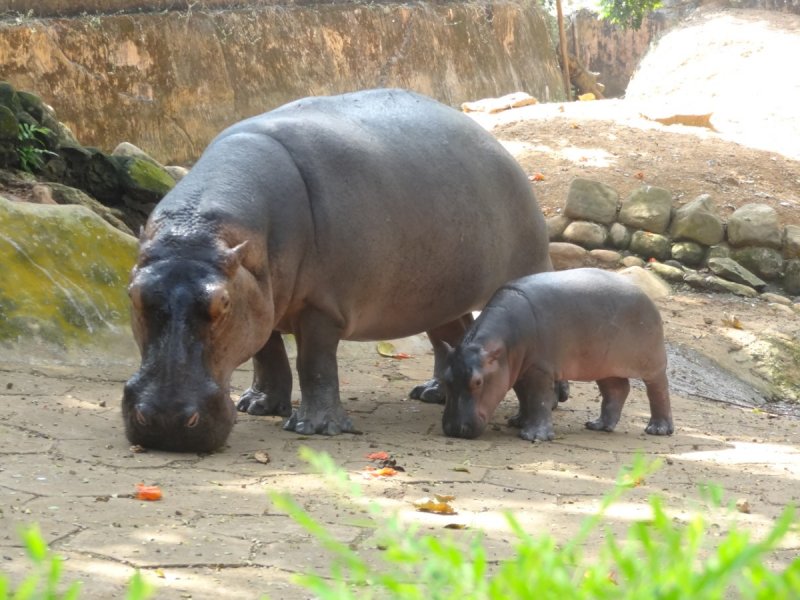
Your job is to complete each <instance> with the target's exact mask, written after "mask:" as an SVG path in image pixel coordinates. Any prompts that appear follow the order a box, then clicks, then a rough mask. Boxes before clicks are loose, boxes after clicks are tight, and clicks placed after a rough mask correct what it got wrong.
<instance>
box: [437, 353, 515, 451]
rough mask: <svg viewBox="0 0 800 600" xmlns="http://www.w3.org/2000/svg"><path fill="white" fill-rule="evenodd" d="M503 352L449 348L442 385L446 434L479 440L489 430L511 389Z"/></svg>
mask: <svg viewBox="0 0 800 600" xmlns="http://www.w3.org/2000/svg"><path fill="white" fill-rule="evenodd" d="M502 351H503V350H502V346H499V345H492V346H491V347H490V348H489V349H487V348H486V347H484V346H482V345H480V344H475V343H467V344H462V345H460V346H459V347H458V348H456V349H455V350H453V349H449V351H448V356H447V363H446V368H445V371H444V376H443V382H442V383H443V384H444V389H445V407H444V414H443V415H442V428H443V429H444V433H445V435H448V436H451V437H462V438H476V437H478V436H479V435H480V434H481V433H483V430H484V429H486V425H487V424H488V422H489V419H490V418H491V416H492V414H494V411H495V409H496V408H497V405H498V404H500V401H501V400H502V399H503V396H505V393H506V391H507V389H508V388H507V386H506V384H507V381H505V380H504V379H505V378H504V377H503V376H502V373H501V370H502V369H501V366H500V360H499V359H500V356H501V354H502Z"/></svg>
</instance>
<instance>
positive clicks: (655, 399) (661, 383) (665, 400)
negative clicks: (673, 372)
mask: <svg viewBox="0 0 800 600" xmlns="http://www.w3.org/2000/svg"><path fill="white" fill-rule="evenodd" d="M644 385H645V388H647V399H648V400H649V401H650V422H649V423H648V424H647V427H646V428H645V433H649V434H650V435H672V432H673V431H674V430H675V428H674V427H673V425H672V407H671V405H670V401H669V383H668V382H667V374H666V373H661V374H659V375H658V377H654V378H653V379H651V380H649V381H645V382H644Z"/></svg>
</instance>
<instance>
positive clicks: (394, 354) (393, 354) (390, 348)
mask: <svg viewBox="0 0 800 600" xmlns="http://www.w3.org/2000/svg"><path fill="white" fill-rule="evenodd" d="M376 347H377V349H378V354H380V355H381V356H385V357H386V358H412V356H411V355H410V354H408V353H406V352H398V351H397V349H396V348H395V347H394V344H392V343H391V342H378V344H377V345H376Z"/></svg>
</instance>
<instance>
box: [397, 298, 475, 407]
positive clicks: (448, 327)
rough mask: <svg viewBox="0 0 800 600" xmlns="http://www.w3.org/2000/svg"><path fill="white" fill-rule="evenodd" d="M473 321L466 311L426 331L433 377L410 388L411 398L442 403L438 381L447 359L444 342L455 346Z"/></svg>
mask: <svg viewBox="0 0 800 600" xmlns="http://www.w3.org/2000/svg"><path fill="white" fill-rule="evenodd" d="M473 321H474V319H473V317H472V313H467V314H466V315H464V316H462V317H460V318H458V319H456V320H455V321H450V322H449V323H445V324H444V325H441V326H439V327H437V328H436V329H431V330H430V331H428V332H427V334H428V338H429V339H430V340H431V345H432V346H433V378H432V379H429V380H428V381H426V382H425V383H421V384H420V385H418V386H416V387H415V388H414V389H412V390H411V393H410V394H409V396H410V397H411V398H413V399H414V400H422V401H423V402H428V403H429V404H444V391H443V390H442V388H441V385H440V383H439V382H440V381H441V377H442V373H443V372H444V365H445V361H446V360H447V346H446V345H445V343H447V344H449V345H450V346H456V345H457V344H458V343H459V342H460V341H461V338H462V337H464V332H465V331H466V330H467V329H469V326H470V325H472V322H473Z"/></svg>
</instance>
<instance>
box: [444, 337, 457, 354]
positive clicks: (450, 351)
mask: <svg viewBox="0 0 800 600" xmlns="http://www.w3.org/2000/svg"><path fill="white" fill-rule="evenodd" d="M442 345H443V346H444V349H445V350H447V356H451V355H452V354H453V352H455V348H453V347H452V346H451V345H450V344H448V343H447V342H445V341H444V340H442Z"/></svg>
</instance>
